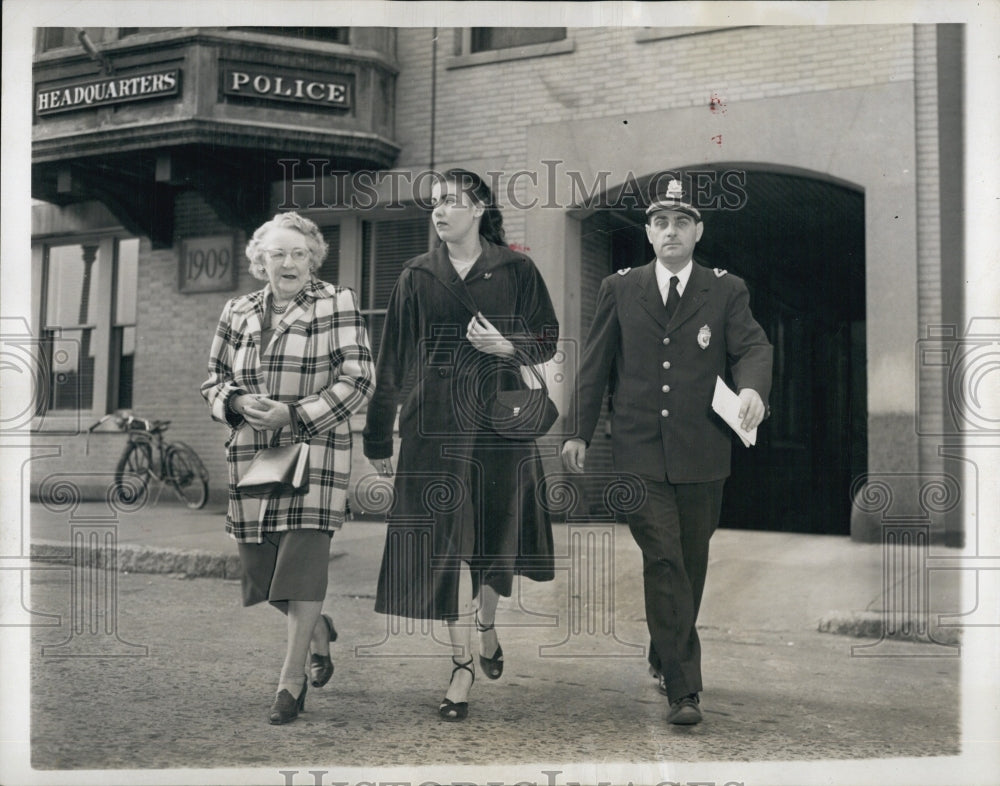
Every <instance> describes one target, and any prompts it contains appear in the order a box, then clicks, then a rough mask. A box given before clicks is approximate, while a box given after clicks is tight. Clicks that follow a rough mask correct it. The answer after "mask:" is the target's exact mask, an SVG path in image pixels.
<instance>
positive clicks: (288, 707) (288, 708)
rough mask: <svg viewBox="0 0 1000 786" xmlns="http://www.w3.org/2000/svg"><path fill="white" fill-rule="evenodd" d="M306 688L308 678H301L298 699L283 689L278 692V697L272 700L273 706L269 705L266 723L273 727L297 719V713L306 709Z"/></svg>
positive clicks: (307, 686)
mask: <svg viewBox="0 0 1000 786" xmlns="http://www.w3.org/2000/svg"><path fill="white" fill-rule="evenodd" d="M308 688H309V679H308V677H303V678H302V692H301V693H299V696H298V698H295V697H294V696H293V695H292V694H291V693H289V692H288V691H287V690H286V689H285V688H282V689H281V690H280V691H278V695H277V696H276V697H275V699H274V704H272V705H271V712H270V714H269V715H268V716H267V719H268V722H270V723H271V724H272V725H274V726H278V725H281V724H282V723H291V722H292V721H293V720H295V719H296V718H297V717H299V713H300V712H302V711H303V710H304V709H305V708H306V690H307V689H308Z"/></svg>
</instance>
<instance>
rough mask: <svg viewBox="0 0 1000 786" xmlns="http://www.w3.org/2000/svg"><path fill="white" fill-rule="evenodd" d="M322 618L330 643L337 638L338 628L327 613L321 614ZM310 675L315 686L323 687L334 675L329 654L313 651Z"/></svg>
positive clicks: (310, 661) (310, 659)
mask: <svg viewBox="0 0 1000 786" xmlns="http://www.w3.org/2000/svg"><path fill="white" fill-rule="evenodd" d="M320 619H321V620H323V623H324V624H325V625H326V631H327V635H328V636H329V637H330V644H333V642H335V641H336V640H337V629H336V628H334V627H333V620H332V619H330V618H329V617H328V616H327V615H326V614H322V615H320ZM309 675H310V676H311V677H312V684H313V687H314V688H322V687H323V686H324V685H326V683H328V682H329V681H330V677H332V676H333V659H332V658H331V657H330V656H329V655H317V654H316V653H313V654H312V655H311V656H310V657H309Z"/></svg>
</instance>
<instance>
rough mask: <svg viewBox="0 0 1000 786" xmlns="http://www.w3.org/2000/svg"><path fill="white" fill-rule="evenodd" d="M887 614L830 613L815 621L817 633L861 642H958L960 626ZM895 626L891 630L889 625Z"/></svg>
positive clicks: (877, 612) (951, 643)
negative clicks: (902, 618)
mask: <svg viewBox="0 0 1000 786" xmlns="http://www.w3.org/2000/svg"><path fill="white" fill-rule="evenodd" d="M895 616H896V615H893V614H892V613H891V612H889V611H884V612H881V611H855V612H851V613H846V614H845V613H843V612H831V613H830V614H827V615H826V616H824V617H822V618H821V619H820V621H819V627H818V628H817V630H819V632H820V633H833V634H836V635H839V636H854V637H855V638H861V639H891V640H893V641H913V642H918V643H921V644H943V645H947V646H958V645H960V644H961V643H962V629H961V628H960V627H948V628H944V627H939V626H934V625H928V624H927V621H926V620H920V619H917V618H916V617H909V618H907V619H904V620H899V619H895ZM893 625H895V628H893V627H892V626H893Z"/></svg>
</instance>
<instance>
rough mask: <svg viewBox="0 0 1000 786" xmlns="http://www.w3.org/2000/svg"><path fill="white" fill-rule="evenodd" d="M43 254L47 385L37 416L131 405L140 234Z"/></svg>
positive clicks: (58, 247) (46, 249) (52, 247)
mask: <svg viewBox="0 0 1000 786" xmlns="http://www.w3.org/2000/svg"><path fill="white" fill-rule="evenodd" d="M42 259H43V265H44V272H43V276H42V286H43V289H42V312H41V313H42V338H43V347H44V362H45V368H44V373H45V374H46V377H47V385H46V395H45V396H43V397H40V398H39V400H38V402H37V410H38V414H39V415H42V414H45V413H52V414H59V413H60V412H62V413H66V414H70V413H73V414H76V413H78V412H89V413H93V414H99V415H100V414H104V413H105V412H106V411H108V410H114V409H119V408H129V407H131V406H132V386H133V369H134V365H135V363H134V360H135V348H136V294H137V293H136V278H137V274H138V264H139V241H138V239H136V238H123V239H116V238H110V237H104V238H95V239H93V240H87V241H84V242H80V243H53V244H51V245H47V246H45V247H44V249H43V257H42Z"/></svg>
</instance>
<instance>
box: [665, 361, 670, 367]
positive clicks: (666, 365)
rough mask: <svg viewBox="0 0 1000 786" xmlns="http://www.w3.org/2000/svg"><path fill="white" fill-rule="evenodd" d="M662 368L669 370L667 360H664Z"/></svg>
mask: <svg viewBox="0 0 1000 786" xmlns="http://www.w3.org/2000/svg"><path fill="white" fill-rule="evenodd" d="M663 367H664V368H670V361H669V360H664V361H663Z"/></svg>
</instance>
